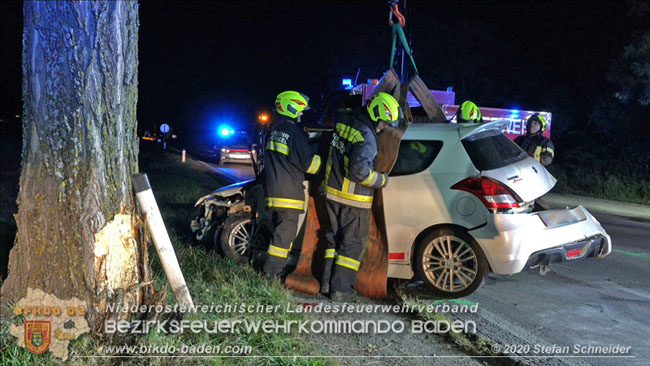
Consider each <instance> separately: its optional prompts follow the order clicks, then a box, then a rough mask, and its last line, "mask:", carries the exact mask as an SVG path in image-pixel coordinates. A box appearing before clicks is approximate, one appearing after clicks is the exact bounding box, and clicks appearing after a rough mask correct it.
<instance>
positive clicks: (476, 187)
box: [451, 177, 521, 209]
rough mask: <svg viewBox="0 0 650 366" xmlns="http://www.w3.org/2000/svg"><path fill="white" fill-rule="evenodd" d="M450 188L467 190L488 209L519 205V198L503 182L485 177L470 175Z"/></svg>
mask: <svg viewBox="0 0 650 366" xmlns="http://www.w3.org/2000/svg"><path fill="white" fill-rule="evenodd" d="M451 189H456V190H459V191H466V192H469V193H471V194H473V195H475V196H476V197H478V198H479V199H480V200H481V202H483V204H484V205H485V207H487V208H489V209H501V208H513V207H519V202H521V199H519V197H518V196H517V195H516V194H515V193H514V192H512V191H511V190H510V189H508V187H506V186H504V185H503V184H501V183H499V182H497V181H495V180H492V179H489V178H485V177H471V178H466V179H463V180H461V181H460V182H458V183H456V184H454V185H453V186H451Z"/></svg>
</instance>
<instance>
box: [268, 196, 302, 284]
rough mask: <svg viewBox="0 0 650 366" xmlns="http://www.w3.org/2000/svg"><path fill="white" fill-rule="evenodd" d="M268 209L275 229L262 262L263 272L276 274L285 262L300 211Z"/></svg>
mask: <svg viewBox="0 0 650 366" xmlns="http://www.w3.org/2000/svg"><path fill="white" fill-rule="evenodd" d="M269 211H270V214H271V222H272V223H273V227H274V228H275V229H274V231H273V239H272V240H271V243H270V244H269V249H268V251H267V254H268V255H267V256H266V262H265V263H264V273H266V274H267V275H270V276H278V275H280V273H281V272H282V270H283V269H284V267H285V266H286V264H287V258H288V257H289V252H290V251H291V247H292V246H293V241H294V239H296V234H297V232H298V218H299V216H300V211H298V210H283V209H274V208H269Z"/></svg>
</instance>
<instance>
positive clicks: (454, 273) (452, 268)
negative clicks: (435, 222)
mask: <svg viewBox="0 0 650 366" xmlns="http://www.w3.org/2000/svg"><path fill="white" fill-rule="evenodd" d="M415 266H416V268H415V269H416V272H417V274H418V275H419V277H420V279H422V280H423V281H424V283H425V284H426V285H427V286H428V287H429V288H431V289H432V290H433V292H434V293H435V294H436V295H439V296H442V297H444V298H458V297H463V296H467V295H469V294H471V293H472V292H474V291H476V290H478V289H479V288H480V287H481V286H483V283H485V280H486V279H487V276H488V275H489V273H490V268H489V264H488V261H487V259H486V257H485V254H484V253H483V250H481V248H480V247H479V245H478V243H476V241H475V240H474V239H473V238H472V237H471V236H469V235H468V234H467V233H465V232H464V231H462V230H460V229H456V228H441V229H437V230H434V231H433V232H431V233H429V234H427V235H426V236H425V237H424V238H423V240H422V241H421V242H420V243H419V246H418V250H417V252H416V257H415Z"/></svg>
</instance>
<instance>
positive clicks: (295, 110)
mask: <svg viewBox="0 0 650 366" xmlns="http://www.w3.org/2000/svg"><path fill="white" fill-rule="evenodd" d="M307 109H309V97H307V96H306V95H304V94H302V93H298V92H297V91H291V90H290V91H285V92H282V93H280V94H278V97H277V98H275V110H276V111H277V112H278V113H279V114H281V115H283V116H287V117H290V118H298V114H299V113H300V112H302V111H305V110H307Z"/></svg>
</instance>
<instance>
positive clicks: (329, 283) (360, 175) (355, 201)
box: [320, 93, 399, 301]
mask: <svg viewBox="0 0 650 366" xmlns="http://www.w3.org/2000/svg"><path fill="white" fill-rule="evenodd" d="M398 118H399V104H398V103H397V101H396V100H395V98H393V97H392V96H391V95H390V94H387V93H379V94H377V96H376V97H374V98H373V99H372V100H371V101H369V102H368V103H367V104H366V107H365V108H364V107H359V108H355V109H352V110H346V112H345V113H344V114H343V116H342V117H340V118H339V120H338V121H337V123H336V126H335V130H334V134H333V137H332V143H331V145H330V150H329V158H328V160H327V167H326V173H325V179H324V180H323V188H324V193H325V197H326V198H327V200H326V201H327V203H326V204H327V216H328V217H329V221H330V226H329V227H328V228H327V231H326V233H325V237H326V238H327V250H326V252H325V265H324V273H323V278H322V281H321V290H320V292H321V293H322V294H327V293H329V295H330V298H331V299H332V300H334V301H343V300H348V299H351V298H352V297H354V290H353V285H354V280H355V278H356V275H357V271H358V270H359V266H360V265H361V262H360V260H361V252H362V249H363V240H364V239H365V237H366V236H367V235H368V225H369V220H370V208H371V206H372V198H373V193H374V190H375V189H376V188H382V187H385V186H386V183H388V176H387V175H385V174H382V173H378V172H376V171H375V170H374V169H373V168H374V162H375V156H376V155H377V141H376V136H377V133H378V132H379V131H381V129H383V128H384V127H385V126H386V124H385V122H384V121H396V120H397V119H398Z"/></svg>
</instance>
